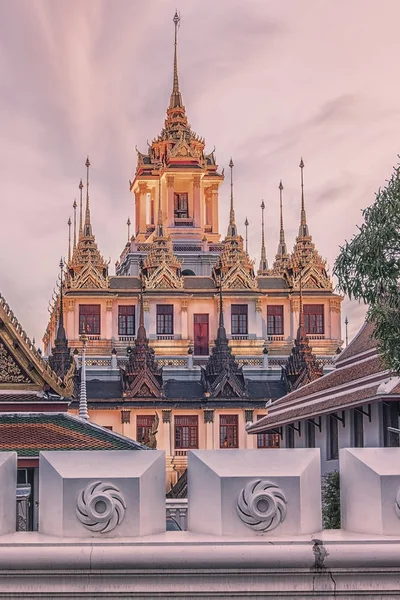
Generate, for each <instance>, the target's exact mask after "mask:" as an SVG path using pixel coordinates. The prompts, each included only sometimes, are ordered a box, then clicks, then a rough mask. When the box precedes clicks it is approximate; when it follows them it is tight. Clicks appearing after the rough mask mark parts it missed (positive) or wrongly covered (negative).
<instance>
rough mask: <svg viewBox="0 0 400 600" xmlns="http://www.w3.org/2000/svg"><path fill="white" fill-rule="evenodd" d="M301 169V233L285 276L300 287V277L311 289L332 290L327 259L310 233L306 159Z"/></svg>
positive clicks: (292, 284)
mask: <svg viewBox="0 0 400 600" xmlns="http://www.w3.org/2000/svg"><path fill="white" fill-rule="evenodd" d="M299 166H300V170H301V211H300V227H299V234H298V236H297V238H296V242H295V245H294V248H293V252H292V254H291V256H290V258H289V260H288V262H287V264H286V266H285V269H284V276H285V277H286V278H287V279H288V281H289V283H290V285H291V286H293V287H295V288H296V287H299V284H300V277H301V278H302V281H303V287H304V288H309V289H325V290H332V289H333V285H332V281H331V279H330V278H329V276H328V273H327V266H326V261H325V260H323V258H322V257H321V256H320V254H319V253H318V251H317V250H316V249H315V244H314V243H313V241H312V237H311V235H310V232H309V229H308V225H307V218H306V210H305V200H304V161H303V159H301V161H300V165H299Z"/></svg>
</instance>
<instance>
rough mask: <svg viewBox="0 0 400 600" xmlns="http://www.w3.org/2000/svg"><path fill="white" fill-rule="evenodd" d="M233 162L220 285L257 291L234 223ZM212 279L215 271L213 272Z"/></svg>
mask: <svg viewBox="0 0 400 600" xmlns="http://www.w3.org/2000/svg"><path fill="white" fill-rule="evenodd" d="M233 167H234V164H233V160H232V158H231V160H230V161H229V168H230V170H231V198H230V210H229V225H228V230H227V235H226V237H225V239H224V241H223V242H222V252H221V256H220V261H221V273H222V285H223V287H224V288H229V289H254V290H255V289H257V280H256V278H255V275H254V261H252V260H251V259H250V257H249V255H248V253H247V252H246V251H245V249H244V247H243V238H242V236H241V235H239V234H238V231H237V226H236V222H235V208H234V193H233ZM213 275H214V278H215V277H216V275H215V269H214V271H213Z"/></svg>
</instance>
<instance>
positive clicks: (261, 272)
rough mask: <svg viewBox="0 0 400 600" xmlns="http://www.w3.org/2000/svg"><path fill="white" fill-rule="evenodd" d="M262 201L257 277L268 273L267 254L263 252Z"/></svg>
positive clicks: (262, 207)
mask: <svg viewBox="0 0 400 600" xmlns="http://www.w3.org/2000/svg"><path fill="white" fill-rule="evenodd" d="M264 210H265V204H264V200H263V201H262V202H261V258H260V266H259V269H258V275H266V274H267V271H268V261H267V252H266V250H265V234H264Z"/></svg>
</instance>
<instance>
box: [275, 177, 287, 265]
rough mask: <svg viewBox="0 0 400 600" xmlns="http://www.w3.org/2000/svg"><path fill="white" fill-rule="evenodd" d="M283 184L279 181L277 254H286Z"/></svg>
mask: <svg viewBox="0 0 400 600" xmlns="http://www.w3.org/2000/svg"><path fill="white" fill-rule="evenodd" d="M282 192H283V185H282V180H281V181H280V182H279V211H280V231H279V246H278V253H277V254H278V255H280V256H284V255H287V247H286V242H285V230H284V228H283V202H282Z"/></svg>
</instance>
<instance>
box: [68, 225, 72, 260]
mask: <svg viewBox="0 0 400 600" xmlns="http://www.w3.org/2000/svg"><path fill="white" fill-rule="evenodd" d="M67 225H68V263H70V262H71V225H72V221H71V217H70V218H69V219H68V222H67Z"/></svg>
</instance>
